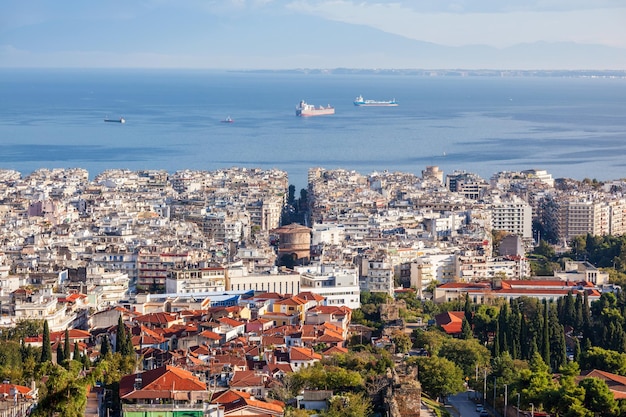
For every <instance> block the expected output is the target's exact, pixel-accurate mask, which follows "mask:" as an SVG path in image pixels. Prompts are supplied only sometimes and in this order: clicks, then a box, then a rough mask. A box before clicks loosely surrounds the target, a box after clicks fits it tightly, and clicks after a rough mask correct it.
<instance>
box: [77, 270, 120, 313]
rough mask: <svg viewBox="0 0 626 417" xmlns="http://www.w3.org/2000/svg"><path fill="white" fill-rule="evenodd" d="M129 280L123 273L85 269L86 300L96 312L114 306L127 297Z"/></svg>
mask: <svg viewBox="0 0 626 417" xmlns="http://www.w3.org/2000/svg"><path fill="white" fill-rule="evenodd" d="M129 283H130V279H129V278H128V275H126V274H125V273H123V272H115V271H113V272H105V271H104V269H102V268H100V267H91V268H88V269H87V285H88V288H89V291H87V294H86V295H87V299H88V300H89V305H90V306H92V307H93V308H95V309H96V310H97V311H99V310H103V309H105V308H107V307H109V306H115V305H117V303H118V302H119V301H121V300H124V299H126V297H128V288H129Z"/></svg>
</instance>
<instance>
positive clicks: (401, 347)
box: [391, 330, 413, 353]
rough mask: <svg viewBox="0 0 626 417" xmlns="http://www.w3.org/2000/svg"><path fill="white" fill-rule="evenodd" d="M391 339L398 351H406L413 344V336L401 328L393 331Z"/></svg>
mask: <svg viewBox="0 0 626 417" xmlns="http://www.w3.org/2000/svg"><path fill="white" fill-rule="evenodd" d="M391 341H392V342H393V344H394V345H395V346H396V352H397V353H406V352H408V351H409V349H411V346H412V345H413V342H411V338H410V337H409V336H408V335H407V334H406V333H404V332H403V331H401V330H398V331H395V332H393V334H392V335H391Z"/></svg>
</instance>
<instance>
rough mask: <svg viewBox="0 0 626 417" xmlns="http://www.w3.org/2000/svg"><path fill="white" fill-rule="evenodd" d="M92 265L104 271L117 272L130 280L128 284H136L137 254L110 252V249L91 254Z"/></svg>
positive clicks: (119, 251)
mask: <svg viewBox="0 0 626 417" xmlns="http://www.w3.org/2000/svg"><path fill="white" fill-rule="evenodd" d="M91 264H92V265H94V266H97V267H99V268H102V269H103V270H104V271H107V272H109V271H119V272H121V273H124V274H126V275H127V276H128V278H129V279H130V284H131V285H134V284H135V283H136V282H137V254H136V253H133V252H129V251H126V250H124V251H122V250H118V251H111V249H110V247H109V248H108V250H107V251H106V252H104V251H103V252H96V253H94V254H93V258H92V262H91Z"/></svg>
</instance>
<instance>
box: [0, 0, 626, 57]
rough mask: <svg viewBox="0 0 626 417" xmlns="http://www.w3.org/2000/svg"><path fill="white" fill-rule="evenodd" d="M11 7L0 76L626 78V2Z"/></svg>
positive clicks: (163, 2)
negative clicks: (372, 73) (57, 70)
mask: <svg viewBox="0 0 626 417" xmlns="http://www.w3.org/2000/svg"><path fill="white" fill-rule="evenodd" d="M5 3H8V4H4V5H3V11H2V14H0V67H14V68H15V67H122V68H123V67H150V68H233V69H234V68H268V69H285V68H299V67H318V68H331V67H354V68H406V67H410V68H428V67H429V66H431V67H432V66H439V67H445V66H452V67H455V68H472V67H477V68H507V67H515V68H519V69H524V68H520V67H522V66H526V67H528V68H543V69H547V68H559V69H568V68H569V69H585V68H592V67H593V68H597V67H600V68H607V69H626V0H585V1H582V0H456V1H455V0H108V1H99V2H95V1H85V0H62V1H52V0H20V1H17V0H8V1H7V2H5ZM559 56H560V59H559Z"/></svg>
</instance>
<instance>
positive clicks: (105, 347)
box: [100, 334, 111, 358]
mask: <svg viewBox="0 0 626 417" xmlns="http://www.w3.org/2000/svg"><path fill="white" fill-rule="evenodd" d="M110 354H111V342H110V341H109V335H108V334H105V335H104V338H103V339H102V343H101V344H100V357H101V358H105V357H106V356H107V355H110Z"/></svg>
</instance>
